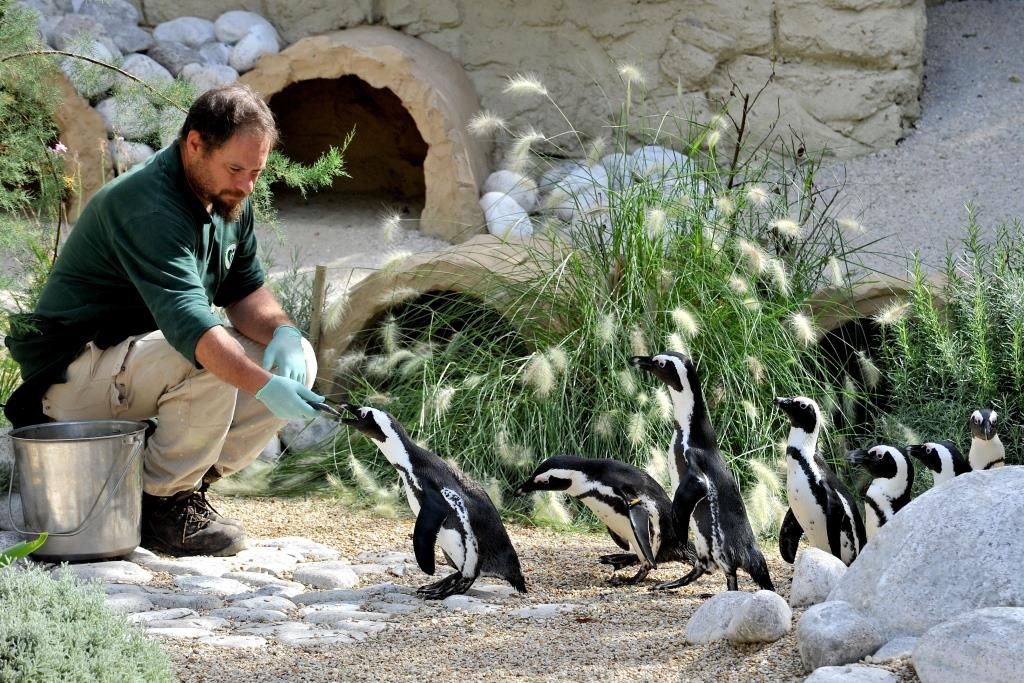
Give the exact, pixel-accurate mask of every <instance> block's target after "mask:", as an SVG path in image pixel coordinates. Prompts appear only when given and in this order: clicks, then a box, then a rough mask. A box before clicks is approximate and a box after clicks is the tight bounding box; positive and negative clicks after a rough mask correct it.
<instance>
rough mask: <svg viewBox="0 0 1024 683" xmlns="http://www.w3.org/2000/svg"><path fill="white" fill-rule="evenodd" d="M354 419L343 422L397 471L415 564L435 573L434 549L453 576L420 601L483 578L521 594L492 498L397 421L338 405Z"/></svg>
mask: <svg viewBox="0 0 1024 683" xmlns="http://www.w3.org/2000/svg"><path fill="white" fill-rule="evenodd" d="M341 405H342V407H343V408H344V409H345V410H346V411H348V412H349V413H351V414H352V415H353V417H351V418H343V419H342V422H344V423H345V424H346V425H349V426H351V427H355V428H356V429H358V430H359V431H361V432H362V433H363V434H365V435H366V436H367V437H369V438H370V439H371V440H372V441H373V442H374V444H376V446H377V448H379V449H380V451H381V452H382V453H383V454H384V457H386V458H387V459H388V462H390V463H391V464H392V465H393V466H394V468H395V469H396V470H398V477H399V479H401V480H402V484H403V485H404V487H405V495H406V498H407V500H408V501H409V507H410V508H412V512H413V514H414V515H415V516H416V525H415V527H414V528H413V549H414V551H415V554H416V563H417V564H418V565H419V566H420V569H422V570H423V571H424V572H425V573H426V574H430V575H432V574H433V573H434V545H435V543H436V544H437V545H440V546H441V550H442V551H443V552H444V557H445V559H446V560H447V561H448V564H450V565H451V566H452V567H454V568H455V570H456V571H455V572H454V573H452V574H449V575H448V576H446V577H444V578H443V579H441V580H440V581H437V582H436V583H432V584H427V585H425V586H421V587H420V589H419V590H418V591H417V592H418V593H420V594H421V595H423V596H424V597H426V598H428V599H433V600H442V599H444V598H446V597H448V596H449V595H455V594H456V593H465V592H466V591H467V590H469V587H470V586H472V585H473V582H474V581H476V579H477V577H478V576H480V575H481V574H484V575H488V576H497V577H499V578H503V579H505V580H506V581H508V582H509V583H510V584H512V587H513V588H515V589H516V590H517V591H519V592H520V593H525V592H526V582H525V580H524V579H523V573H522V571H521V570H520V568H519V556H518V555H516V551H515V548H513V547H512V541H511V540H509V537H508V533H507V532H506V531H505V527H504V526H503V525H502V523H501V517H499V516H498V511H497V510H496V509H495V508H494V504H493V503H492V502H491V499H490V498H488V497H487V494H486V493H484V490H483V489H482V488H481V487H480V486H479V484H477V483H476V482H474V481H471V480H470V479H468V478H467V477H466V476H465V475H464V474H463V473H462V472H459V471H457V470H455V469H453V468H452V467H451V466H450V465H449V464H448V463H446V462H445V461H444V460H442V459H441V458H440V457H439V456H438V455H437V454H436V453H433V452H431V451H429V450H427V449H426V448H422V447H420V446H418V445H417V444H415V443H414V442H413V440H412V439H410V438H409V435H408V434H407V433H406V431H405V429H404V428H403V427H402V425H401V424H399V422H398V420H396V419H395V418H394V417H392V416H391V415H390V414H389V413H387V412H385V411H383V410H378V409H376V408H370V407H358V406H353V405H351V404H348V403H343V404H341Z"/></svg>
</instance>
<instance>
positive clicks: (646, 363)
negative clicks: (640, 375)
mask: <svg viewBox="0 0 1024 683" xmlns="http://www.w3.org/2000/svg"><path fill="white" fill-rule="evenodd" d="M629 364H630V365H632V366H633V367H634V368H637V369H640V370H650V369H651V368H653V367H654V361H653V360H652V359H651V357H650V356H632V357H631V358H630V359H629Z"/></svg>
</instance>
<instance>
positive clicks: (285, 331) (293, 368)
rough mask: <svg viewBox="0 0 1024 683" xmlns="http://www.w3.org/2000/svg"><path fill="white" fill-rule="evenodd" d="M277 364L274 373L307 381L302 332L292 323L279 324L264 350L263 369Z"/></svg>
mask: <svg viewBox="0 0 1024 683" xmlns="http://www.w3.org/2000/svg"><path fill="white" fill-rule="evenodd" d="M275 365H276V366H277V372H276V373H274V374H277V375H280V376H281V377H287V378H288V379H293V380H295V381H296V382H298V383H300V384H304V383H305V381H306V353H305V352H304V351H303V350H302V333H301V332H299V331H298V330H297V329H295V328H294V327H292V326H291V325H278V326H277V329H275V330H274V336H273V338H272V339H271V340H270V343H269V344H267V350H266V351H264V352H263V369H264V370H270V369H271V368H273V367H274V366H275ZM258 396H259V394H257V397H258Z"/></svg>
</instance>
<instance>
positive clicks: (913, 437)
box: [896, 422, 923, 443]
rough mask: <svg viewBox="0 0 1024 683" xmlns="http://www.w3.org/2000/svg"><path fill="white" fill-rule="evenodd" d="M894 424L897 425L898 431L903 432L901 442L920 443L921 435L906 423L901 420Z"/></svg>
mask: <svg viewBox="0 0 1024 683" xmlns="http://www.w3.org/2000/svg"><path fill="white" fill-rule="evenodd" d="M896 426H897V427H899V429H900V431H901V432H902V433H903V443H922V441H923V440H922V439H921V435H920V434H918V433H917V432H915V431H914V430H913V429H911V428H910V427H908V426H907V425H905V424H903V423H902V422H898V423H897V425H896Z"/></svg>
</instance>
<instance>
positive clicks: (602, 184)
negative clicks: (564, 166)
mask: <svg viewBox="0 0 1024 683" xmlns="http://www.w3.org/2000/svg"><path fill="white" fill-rule="evenodd" d="M555 185H556V186H557V187H560V188H562V189H564V190H566V191H570V192H574V191H578V190H579V189H580V188H590V187H595V188H597V189H599V190H607V189H608V169H606V168H605V167H604V166H602V165H601V164H592V165H590V166H583V165H579V164H578V165H576V166H573V167H571V168H570V169H569V171H568V172H567V173H566V174H565V175H564V176H562V177H561V178H560V179H559V180H558V182H557V183H555Z"/></svg>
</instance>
